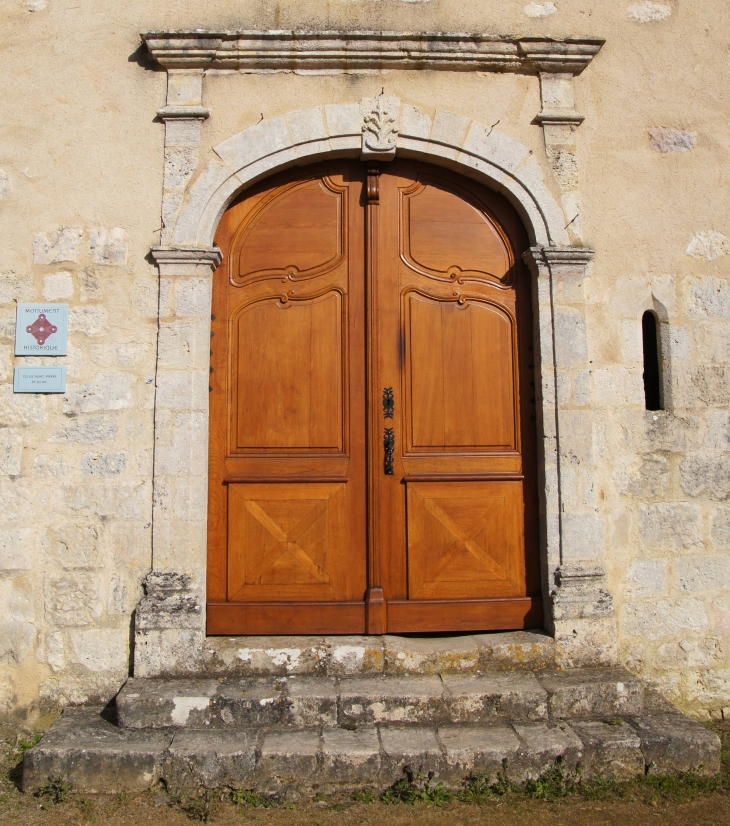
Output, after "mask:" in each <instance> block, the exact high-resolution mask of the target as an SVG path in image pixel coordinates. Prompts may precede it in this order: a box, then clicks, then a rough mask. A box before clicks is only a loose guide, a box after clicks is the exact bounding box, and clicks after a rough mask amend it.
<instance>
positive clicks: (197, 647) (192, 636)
mask: <svg viewBox="0 0 730 826" xmlns="http://www.w3.org/2000/svg"><path fill="white" fill-rule="evenodd" d="M204 643H205V631H204V630H203V629H202V628H201V629H200V630H198V629H188V628H163V629H160V630H149V631H148V630H143V631H138V632H137V633H136V634H135V642H134V676H135V677H164V676H181V675H190V674H199V673H200V669H201V668H202V657H201V656H200V654H199V653H198V652H202V650H203V645H204Z"/></svg>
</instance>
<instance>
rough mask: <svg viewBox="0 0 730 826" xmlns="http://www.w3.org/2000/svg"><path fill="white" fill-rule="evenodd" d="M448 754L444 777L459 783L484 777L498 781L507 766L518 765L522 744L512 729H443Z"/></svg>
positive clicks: (460, 727) (444, 751) (504, 727)
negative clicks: (480, 776)
mask: <svg viewBox="0 0 730 826" xmlns="http://www.w3.org/2000/svg"><path fill="white" fill-rule="evenodd" d="M438 738H439V741H440V742H441V745H442V748H443V753H444V764H445V765H444V767H443V770H442V774H443V775H444V777H445V778H446V779H448V780H450V781H452V782H453V781H456V782H457V783H458V782H459V781H460V780H463V778H465V777H468V776H469V775H472V774H475V773H480V774H484V775H487V776H489V777H490V778H491V779H492V780H494V779H496V777H497V774H498V773H499V772H501V771H503V770H504V768H505V761H506V765H510V766H511V765H516V764H517V757H518V755H519V752H520V748H521V742H520V740H519V738H518V737H517V735H516V734H515V731H514V729H513V728H512V726H509V725H503V726H501V725H497V726H452V727H444V728H441V729H439V731H438Z"/></svg>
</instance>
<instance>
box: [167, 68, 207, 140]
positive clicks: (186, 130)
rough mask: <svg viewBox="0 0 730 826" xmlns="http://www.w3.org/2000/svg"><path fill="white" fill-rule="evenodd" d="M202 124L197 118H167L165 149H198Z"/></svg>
mask: <svg viewBox="0 0 730 826" xmlns="http://www.w3.org/2000/svg"><path fill="white" fill-rule="evenodd" d="M168 77H169V75H168ZM200 123H201V122H200V120H198V119H197V118H166V119H165V147H170V146H194V147H198V146H199V145H200Z"/></svg>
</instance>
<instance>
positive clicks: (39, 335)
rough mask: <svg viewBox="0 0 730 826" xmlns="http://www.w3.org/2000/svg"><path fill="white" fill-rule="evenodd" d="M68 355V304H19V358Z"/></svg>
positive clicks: (16, 320) (16, 343) (16, 322)
mask: <svg viewBox="0 0 730 826" xmlns="http://www.w3.org/2000/svg"><path fill="white" fill-rule="evenodd" d="M67 351H68V304H18V311H17V314H16V316H15V355H16V356H65V355H66V354H67Z"/></svg>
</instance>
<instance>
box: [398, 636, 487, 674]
mask: <svg viewBox="0 0 730 826" xmlns="http://www.w3.org/2000/svg"><path fill="white" fill-rule="evenodd" d="M383 640H384V644H385V671H386V673H387V674H448V673H450V672H459V673H464V672H470V671H476V670H477V668H478V666H479V664H480V662H479V655H480V650H479V645H478V642H477V639H476V638H475V637H472V636H463V637H444V638H441V639H439V638H432V639H419V638H417V637H415V638H414V637H395V636H386V637H384V638H383Z"/></svg>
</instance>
